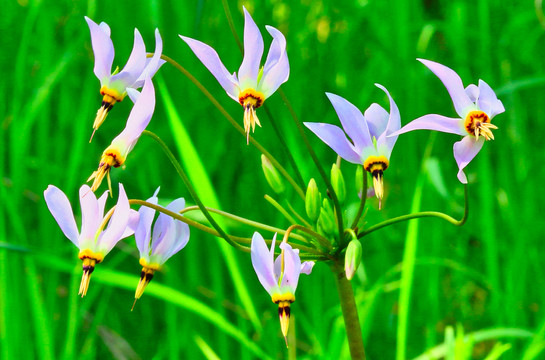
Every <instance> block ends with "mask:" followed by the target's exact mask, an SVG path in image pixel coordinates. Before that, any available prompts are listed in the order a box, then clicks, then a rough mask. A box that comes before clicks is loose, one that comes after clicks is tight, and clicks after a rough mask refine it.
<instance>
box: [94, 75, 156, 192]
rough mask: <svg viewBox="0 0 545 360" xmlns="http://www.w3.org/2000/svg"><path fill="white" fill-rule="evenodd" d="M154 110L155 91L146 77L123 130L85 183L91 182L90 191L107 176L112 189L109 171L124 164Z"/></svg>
mask: <svg viewBox="0 0 545 360" xmlns="http://www.w3.org/2000/svg"><path fill="white" fill-rule="evenodd" d="M154 110H155V89H154V88H153V83H152V82H151V79H150V78H149V77H148V78H146V80H145V84H144V88H143V89H142V93H141V94H140V95H139V96H138V100H137V101H136V103H135V104H134V107H133V108H132V110H131V113H130V115H129V119H128V120H127V125H126V126H125V129H123V131H122V132H121V134H119V135H118V136H117V137H116V138H115V139H113V140H112V143H111V144H110V146H108V147H107V148H106V150H104V152H103V153H102V157H101V158H100V164H99V166H98V170H96V171H94V172H93V173H92V174H91V176H90V177H89V179H87V181H91V180H93V179H94V181H93V185H92V186H91V190H93V191H96V190H97V189H98V187H99V186H100V184H101V183H102V180H103V179H104V177H105V176H108V187H109V188H110V190H111V188H112V186H111V181H110V169H111V168H112V167H119V166H121V165H123V164H124V163H125V160H126V159H127V155H129V153H130V152H131V150H132V148H133V147H134V145H135V144H136V142H137V141H138V139H139V138H140V135H142V132H143V131H144V130H145V129H146V127H147V126H148V124H149V122H150V120H151V117H152V115H153V111H154Z"/></svg>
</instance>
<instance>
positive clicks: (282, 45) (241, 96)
mask: <svg viewBox="0 0 545 360" xmlns="http://www.w3.org/2000/svg"><path fill="white" fill-rule="evenodd" d="M243 9H244V59H243V60H242V65H240V69H239V71H238V76H237V74H236V73H233V74H232V75H231V74H230V73H229V71H228V70H227V68H226V67H225V66H224V65H223V63H222V62H221V60H220V58H219V56H218V53H217V52H216V51H215V50H214V49H212V48H211V47H210V46H208V45H206V44H204V43H202V42H200V41H197V40H194V39H190V38H188V37H185V36H181V35H180V37H181V38H182V40H183V41H185V42H186V44H187V45H189V47H190V48H191V50H193V52H194V53H195V55H196V56H197V57H198V58H199V60H200V61H201V62H202V63H203V64H204V66H206V68H207V69H208V70H209V71H210V72H211V73H212V75H213V76H214V77H215V78H216V79H217V80H218V82H219V83H220V85H221V86H222V87H223V89H225V91H226V92H227V95H229V96H230V97H231V98H232V99H233V100H235V101H238V102H239V103H240V104H241V105H242V107H243V108H244V131H245V132H246V142H247V143H249V141H250V128H251V129H252V132H253V131H254V130H255V124H257V125H259V126H261V124H260V122H259V119H258V118H257V115H256V109H257V108H258V107H260V106H261V105H263V102H264V101H265V99H267V98H268V97H269V96H271V95H272V94H273V93H274V92H275V91H276V90H277V89H278V87H280V85H282V84H283V83H284V82H286V81H287V80H288V77H289V73H290V67H289V62H288V55H287V53H286V38H285V37H284V35H283V34H282V33H281V32H280V31H278V30H277V29H275V28H274V27H272V26H265V27H266V29H267V31H268V32H269V33H270V34H271V36H272V37H273V41H272V43H271V47H270V49H269V53H268V55H267V60H266V61H265V65H264V67H262V68H260V64H261V57H262V56H263V46H264V45H263V37H262V36H261V33H260V32H259V29H258V28H257V25H256V24H255V22H254V20H253V19H252V17H251V16H250V14H249V13H248V11H247V10H246V8H243Z"/></svg>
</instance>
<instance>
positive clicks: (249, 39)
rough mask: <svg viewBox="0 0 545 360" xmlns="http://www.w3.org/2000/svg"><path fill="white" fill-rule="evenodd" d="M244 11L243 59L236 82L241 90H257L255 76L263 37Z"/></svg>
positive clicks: (248, 14)
mask: <svg viewBox="0 0 545 360" xmlns="http://www.w3.org/2000/svg"><path fill="white" fill-rule="evenodd" d="M243 10H244V58H243V59H242V64H241V65H240V69H239V70H238V80H239V84H240V88H241V90H245V89H247V88H253V89H256V88H257V75H258V74H259V67H260V65H261V57H262V56H263V37H262V36H261V33H260V32H259V29H258V28H257V25H256V24H255V22H254V19H252V17H251V16H250V13H248V10H246V8H245V7H243Z"/></svg>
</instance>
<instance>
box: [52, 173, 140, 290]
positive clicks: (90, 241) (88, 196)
mask: <svg viewBox="0 0 545 360" xmlns="http://www.w3.org/2000/svg"><path fill="white" fill-rule="evenodd" d="M44 197H45V202H46V203H47V207H48V208H49V211H50V212H51V214H52V215H53V217H54V218H55V220H56V221H57V223H58V224H59V226H60V228H61V230H62V232H63V233H64V235H65V236H66V237H67V238H68V239H70V241H72V242H73V243H74V245H76V246H77V247H78V248H79V250H80V251H79V254H78V257H79V258H80V259H81V260H82V261H83V276H82V278H81V283H80V287H79V292H78V295H81V296H82V297H83V296H85V295H86V294H87V290H88V288H89V281H90V280H91V274H92V273H93V270H94V269H95V265H96V264H98V263H100V262H102V261H103V260H104V257H105V256H106V255H107V254H108V253H109V252H110V251H111V250H112V249H113V247H114V246H115V244H117V242H118V241H119V240H121V239H123V238H125V237H127V236H130V235H132V234H133V233H134V230H135V228H136V225H137V224H138V217H139V216H138V213H137V212H136V211H134V210H131V209H130V207H129V200H128V199H127V195H126V194H125V190H124V188H123V185H122V184H119V199H118V201H117V205H116V206H115V208H112V210H110V211H109V212H108V213H107V214H106V215H104V206H105V204H106V199H107V197H108V195H107V191H106V192H104V194H102V196H101V197H100V198H99V199H98V200H97V198H96V196H95V194H94V193H93V192H92V191H91V189H90V188H89V186H87V185H83V186H82V187H81V188H80V189H79V198H80V204H81V218H82V222H81V232H78V228H77V226H76V220H75V218H74V213H73V212H72V206H71V205H70V202H69V201H68V198H67V197H66V195H65V194H64V193H63V192H62V191H61V190H60V189H59V188H57V187H56V186H53V185H49V186H48V188H47V189H46V190H45V191H44ZM108 219H110V222H109V225H108V227H107V228H106V230H104V228H105V226H106V222H107V221H108Z"/></svg>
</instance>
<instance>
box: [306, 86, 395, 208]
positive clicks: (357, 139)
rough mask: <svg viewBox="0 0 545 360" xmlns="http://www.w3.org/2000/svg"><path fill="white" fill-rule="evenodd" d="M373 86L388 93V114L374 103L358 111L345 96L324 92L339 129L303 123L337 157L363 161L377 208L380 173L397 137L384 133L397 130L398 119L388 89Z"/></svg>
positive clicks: (381, 184)
mask: <svg viewBox="0 0 545 360" xmlns="http://www.w3.org/2000/svg"><path fill="white" fill-rule="evenodd" d="M375 85H376V86H377V87H378V88H380V89H381V90H383V91H384V92H385V93H386V95H388V99H389V100H390V113H389V114H388V112H387V111H386V110H384V109H383V108H382V107H381V106H380V105H378V104H371V106H370V107H369V108H368V109H367V110H365V114H362V113H361V111H360V110H359V109H358V108H357V107H355V106H354V105H352V104H351V103H350V102H348V101H347V100H346V99H344V98H342V97H340V96H338V95H334V94H331V93H326V95H327V97H328V98H329V100H330V101H331V103H332V104H333V107H334V108H335V111H336V112H337V115H338V116H339V119H340V121H341V124H342V127H343V129H341V128H339V127H338V126H335V125H331V124H326V123H310V122H307V123H305V125H306V127H308V128H309V129H310V130H311V131H312V132H314V133H315V134H316V135H317V136H318V137H319V138H320V139H321V140H322V141H323V142H325V143H326V144H327V145H328V146H329V147H330V148H331V149H333V151H335V152H336V153H337V154H338V155H339V156H340V157H342V158H343V159H345V160H346V161H348V162H351V163H353V164H360V165H361V164H363V167H364V169H365V170H366V171H368V172H369V173H370V174H371V175H372V176H373V187H374V189H375V194H376V196H377V198H378V199H379V208H380V207H381V202H382V198H383V197H384V181H383V174H384V171H385V170H386V169H387V168H388V166H389V164H390V155H391V153H392V149H393V148H394V145H395V143H396V140H397V136H388V135H390V134H393V133H394V132H395V131H397V130H399V128H400V127H401V119H400V115H399V109H398V108H397V105H396V103H395V102H394V100H393V99H392V97H391V96H390V93H389V92H388V90H386V88H385V87H383V86H382V85H379V84H375ZM343 130H344V131H343ZM345 133H346V135H348V136H349V137H350V139H351V141H350V140H348V139H347V138H346V135H345Z"/></svg>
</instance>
